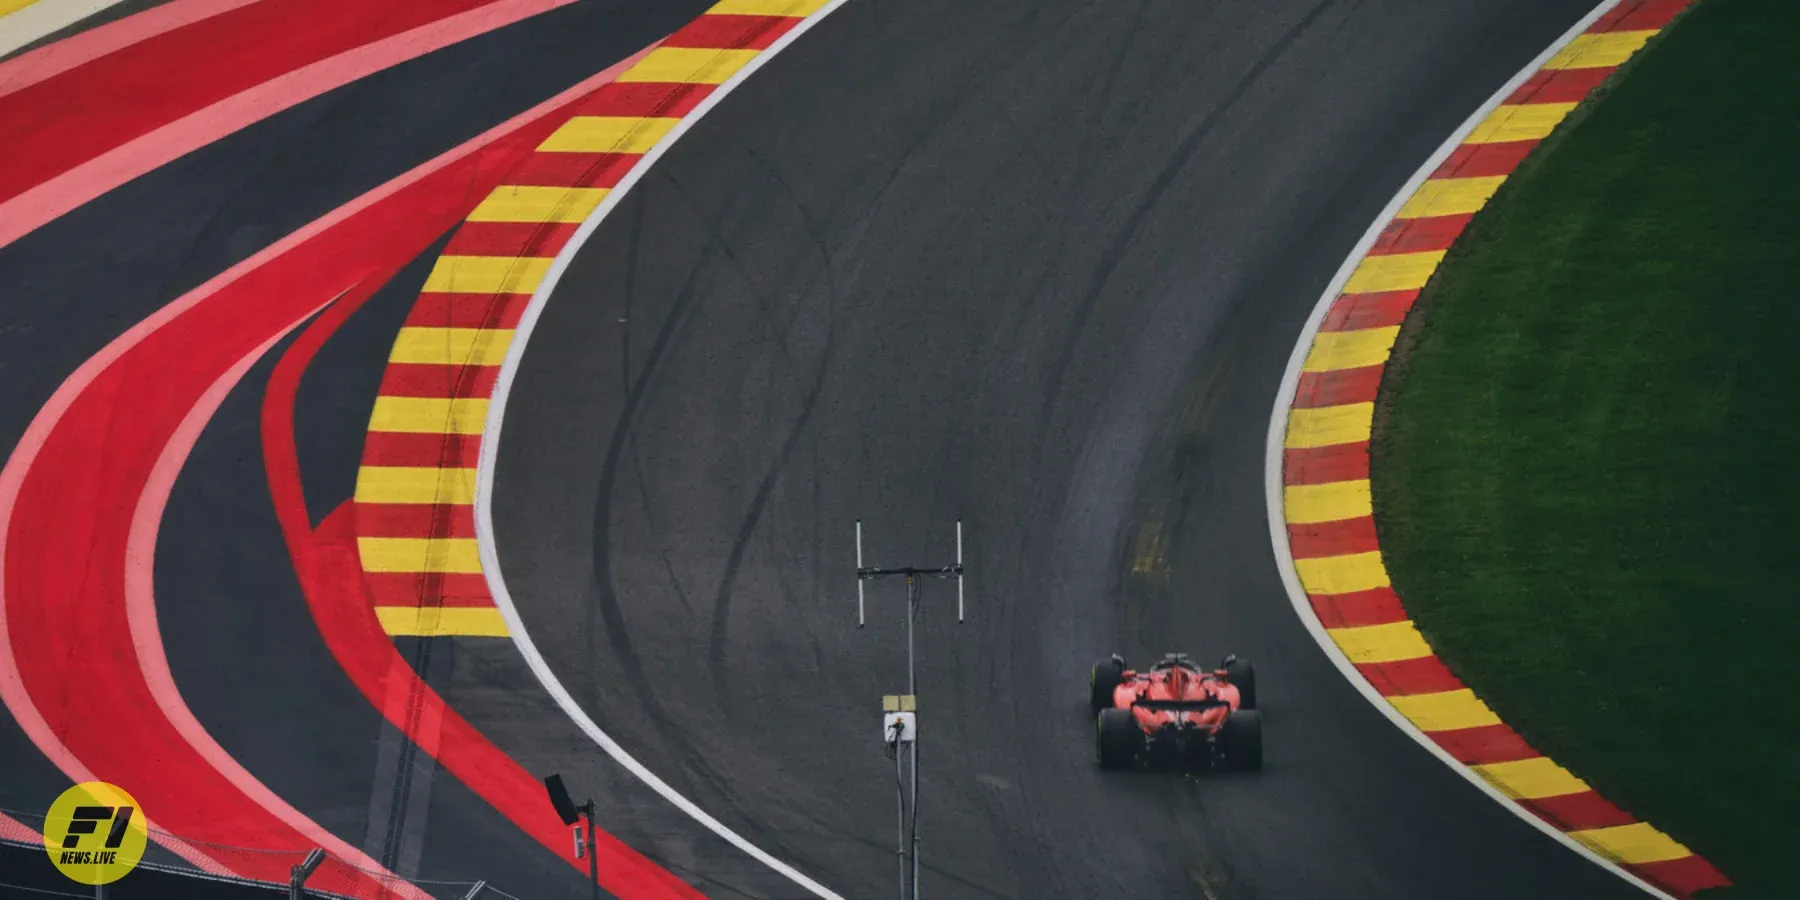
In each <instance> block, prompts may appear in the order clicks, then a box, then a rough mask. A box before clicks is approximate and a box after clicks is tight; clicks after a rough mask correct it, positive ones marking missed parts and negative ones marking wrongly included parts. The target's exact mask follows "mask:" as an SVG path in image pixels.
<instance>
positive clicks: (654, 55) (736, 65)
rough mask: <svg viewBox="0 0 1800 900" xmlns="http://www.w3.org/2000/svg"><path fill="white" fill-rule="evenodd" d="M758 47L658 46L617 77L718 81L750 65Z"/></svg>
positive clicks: (624, 79) (664, 81)
mask: <svg viewBox="0 0 1800 900" xmlns="http://www.w3.org/2000/svg"><path fill="white" fill-rule="evenodd" d="M761 52H762V51H760V50H714V49H707V48H697V47H658V48H656V49H655V50H652V51H650V52H649V53H648V54H646V55H645V56H644V58H643V59H641V60H638V64H637V65H635V66H632V67H631V68H630V69H628V70H626V71H625V74H623V75H620V76H619V80H620V81H621V82H631V81H646V82H654V83H656V84H720V83H723V82H724V81H725V80H726V79H728V78H730V77H731V76H732V75H735V74H737V70H739V69H741V68H743V67H745V66H747V65H749V64H750V61H751V60H753V59H755V58H756V56H757V54H759V53H761Z"/></svg>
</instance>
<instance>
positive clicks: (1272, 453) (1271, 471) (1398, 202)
mask: <svg viewBox="0 0 1800 900" xmlns="http://www.w3.org/2000/svg"><path fill="white" fill-rule="evenodd" d="M1620 2H1621V0H1602V2H1601V3H1600V5H1598V6H1596V7H1594V9H1593V10H1592V11H1590V12H1589V13H1588V14H1587V15H1586V16H1584V17H1583V18H1582V19H1581V20H1580V21H1579V22H1576V23H1575V25H1574V27H1572V28H1570V29H1569V30H1568V31H1567V32H1564V33H1563V35H1562V36H1561V37H1559V38H1557V40H1556V42H1555V43H1553V44H1551V45H1550V46H1549V47H1547V48H1545V50H1544V52H1542V53H1540V54H1538V56H1537V58H1535V59H1533V60H1532V61H1531V62H1530V63H1528V64H1526V66H1525V68H1523V69H1521V70H1520V71H1519V73H1518V74H1516V75H1514V76H1513V77H1512V78H1511V80H1509V81H1507V82H1506V84H1504V85H1502V86H1501V88H1500V90H1498V91H1496V92H1494V95H1493V96H1491V97H1489V98H1488V99H1487V101H1486V102H1484V103H1483V104H1482V105H1481V106H1480V107H1479V108H1478V109H1476V110H1475V112H1474V114H1472V115H1470V116H1469V118H1468V120H1467V121H1465V122H1464V123H1463V124H1462V125H1461V126H1460V127H1459V128H1457V129H1456V131H1454V132H1452V133H1451V135H1450V137H1449V138H1448V139H1447V140H1446V141H1445V142H1444V143H1443V145H1442V146H1440V147H1438V149H1437V150H1436V151H1435V152H1433V153H1432V154H1431V156H1430V157H1429V158H1427V159H1426V160H1425V164H1424V165H1423V166H1420V167H1419V170H1418V171H1417V172H1415V173H1413V176H1412V178H1410V179H1408V180H1407V182H1406V184H1404V185H1402V186H1401V188H1400V192H1399V193H1397V194H1395V195H1394V199H1392V200H1390V201H1388V205H1387V207H1386V208H1384V209H1383V210H1382V211H1381V214H1380V215H1379V216H1377V217H1376V218H1375V221H1374V223H1373V224H1371V225H1370V226H1369V230H1368V231H1367V232H1365V233H1364V234H1363V237H1362V240H1360V241H1358V242H1357V244H1356V247H1355V249H1353V250H1351V251H1350V256H1349V258H1347V259H1346V260H1344V264H1343V265H1342V266H1341V267H1339V268H1338V271H1337V275H1336V276H1334V277H1333V278H1332V279H1331V283H1330V284H1329V285H1327V286H1326V289H1325V293H1324V295H1323V296H1321V297H1320V298H1319V303H1318V305H1317V306H1315V307H1313V311H1312V315H1311V316H1310V317H1308V318H1307V320H1306V326H1305V328H1303V329H1302V330H1301V332H1300V338H1299V341H1298V342H1297V343H1296V344H1295V345H1294V352H1293V354H1292V355H1291V356H1289V358H1288V366H1287V372H1286V373H1285V374H1284V375H1283V376H1282V379H1281V388H1280V390H1279V391H1278V392H1277V393H1276V395H1275V408H1274V410H1273V412H1272V413H1271V415H1270V417H1269V438H1268V446H1267V449H1266V451H1265V453H1264V489H1265V492H1266V494H1267V501H1268V509H1269V540H1270V543H1271V544H1273V545H1274V549H1275V560H1276V563H1277V564H1278V566H1279V568H1280V569H1281V581H1282V584H1284V585H1285V586H1286V587H1287V594H1288V600H1289V602H1291V603H1292V604H1293V606H1294V611H1295V612H1296V613H1298V614H1299V616H1300V621H1301V623H1303V624H1304V625H1305V626H1306V630H1307V631H1309V632H1311V633H1312V636H1313V640H1315V641H1316V642H1317V643H1318V644H1319V647H1320V648H1321V649H1323V650H1324V651H1325V655H1326V656H1327V657H1329V658H1330V659H1331V662H1332V663H1333V664H1334V665H1336V666H1337V668H1338V671H1340V672H1342V673H1343V675H1344V677H1345V678H1346V679H1347V680H1349V682H1350V684H1351V686H1353V687H1355V688H1356V690H1357V691H1358V692H1359V693H1361V694H1362V695H1363V697H1364V699H1366V700H1368V701H1369V703H1370V704H1371V705H1373V706H1374V707H1375V708H1376V709H1378V710H1380V711H1381V714H1382V715H1384V716H1387V718H1388V720H1389V721H1391V722H1393V723H1394V725H1395V726H1396V727H1398V728H1399V729H1400V730H1401V731H1403V732H1405V733H1406V735H1407V736H1408V737H1411V738H1412V739H1413V740H1414V741H1415V742H1417V743H1418V744H1419V745H1420V746H1422V747H1424V748H1425V749H1426V750H1428V751H1430V752H1431V754H1432V755H1433V756H1436V757H1437V758H1438V759H1439V760H1441V761H1442V762H1443V763H1444V764H1445V765H1447V766H1449V767H1450V768H1451V769H1452V770H1454V771H1455V772H1457V773H1458V774H1460V775H1462V777H1463V778H1464V780H1466V781H1468V782H1469V783H1470V784H1473V785H1474V786H1475V787H1477V788H1479V789H1480V790H1481V791H1482V793H1485V794H1487V795H1488V796H1489V797H1491V798H1493V799H1494V801H1495V802H1497V803H1499V804H1500V805H1501V806H1503V807H1505V808H1507V809H1509V810H1511V811H1512V812H1513V814H1514V815H1516V816H1518V817H1519V818H1521V819H1523V820H1525V821H1526V822H1527V823H1529V824H1530V825H1532V826H1533V827H1535V828H1536V829H1537V830H1539V831H1541V832H1543V833H1544V834H1547V835H1549V836H1550V837H1551V838H1553V839H1555V840H1556V841H1558V842H1559V843H1561V844H1563V845H1564V846H1566V847H1568V848H1569V849H1570V850H1573V851H1575V852H1576V853H1578V854H1580V855H1581V856H1583V857H1585V858H1587V860H1588V861H1589V862H1592V863H1594V864H1595V865H1597V866H1600V867H1601V868H1604V869H1606V870H1607V871H1609V872H1612V873H1614V874H1616V875H1618V876H1619V877H1620V878H1622V879H1624V880H1625V881H1626V882H1628V883H1630V884H1631V885H1633V886H1635V887H1637V888H1639V889H1641V890H1643V891H1644V892H1646V893H1648V894H1650V895H1651V896H1653V897H1661V898H1663V900H1677V898H1675V897H1673V896H1671V895H1670V894H1667V893H1665V892H1663V891H1662V890H1660V889H1658V888H1656V887H1655V886H1653V885H1651V884H1650V883H1649V882H1647V881H1645V880H1644V879H1642V878H1639V877H1638V876H1636V875H1634V874H1632V873H1631V872H1629V871H1627V870H1626V869H1625V868H1624V867H1623V866H1621V865H1620V864H1618V863H1616V862H1614V861H1612V860H1610V859H1607V858H1606V857H1604V856H1601V855H1600V854H1599V853H1597V852H1595V851H1594V850H1593V848H1591V847H1589V846H1587V845H1586V844H1583V843H1581V842H1580V841H1578V840H1575V839H1574V838H1572V837H1569V835H1568V834H1567V833H1565V832H1563V831H1561V830H1559V829H1557V828H1556V827H1555V826H1553V825H1551V824H1550V823H1549V822H1546V821H1544V820H1543V819H1540V818H1538V817H1537V816H1535V815H1533V814H1532V813H1531V812H1530V811H1529V810H1527V809H1525V808H1524V807H1523V806H1521V805H1519V803H1518V802H1517V801H1515V800H1513V799H1512V798H1510V797H1508V796H1506V795H1505V794H1504V793H1501V792H1500V790H1499V789H1498V788H1496V787H1494V786H1493V785H1492V784H1489V783H1488V782H1487V780H1486V779H1484V778H1482V777H1481V776H1480V775H1477V774H1476V773H1475V771H1474V770H1473V769H1471V768H1469V767H1468V766H1466V765H1464V764H1463V763H1462V762H1460V761H1459V760H1457V758H1456V757H1454V756H1451V755H1450V752H1449V751H1447V750H1445V749H1444V748H1443V747H1440V746H1438V743H1437V742H1436V741H1434V740H1432V739H1431V738H1430V737H1428V736H1427V735H1426V734H1425V732H1424V731H1421V730H1420V729H1419V727H1418V726H1417V725H1414V724H1413V723H1412V720H1410V719H1408V718H1406V717H1405V716H1403V715H1401V714H1400V711H1399V710H1397V709H1395V708H1394V706H1393V704H1391V703H1389V702H1388V701H1387V699H1386V698H1384V697H1383V696H1382V695H1381V693H1380V692H1379V691H1376V690H1375V687H1374V686H1373V685H1371V684H1370V683H1369V681H1368V679H1366V678H1364V677H1363V675H1362V673H1361V672H1359V671H1357V669H1356V666H1355V665H1354V664H1352V663H1351V662H1350V658H1349V657H1347V656H1345V655H1344V652H1343V650H1342V649H1341V648H1339V647H1338V645H1337V642H1336V641H1333V640H1332V639H1331V635H1330V634H1328V633H1326V630H1325V626H1324V624H1323V623H1322V622H1320V621H1319V617H1318V614H1317V613H1316V612H1314V611H1313V608H1312V601H1310V600H1309V599H1307V596H1306V590H1305V588H1303V587H1302V586H1301V584H1300V575H1299V572H1298V571H1297V570H1296V569H1295V568H1294V554H1293V548H1292V547H1290V546H1289V545H1288V535H1287V520H1286V517H1285V515H1284V514H1283V503H1284V498H1283V496H1282V460H1283V458H1284V453H1283V451H1284V449H1285V443H1286V442H1285V441H1284V440H1283V439H1284V438H1285V437H1286V434H1287V419H1288V414H1289V412H1291V411H1292V409H1293V403H1294V393H1295V391H1296V390H1298V388H1299V386H1300V369H1301V367H1302V366H1303V365H1305V363H1306V356H1307V353H1308V352H1309V351H1310V350H1311V349H1312V345H1313V340H1314V338H1316V337H1317V336H1318V334H1319V326H1320V324H1321V323H1323V322H1324V320H1325V314H1326V313H1327V312H1328V311H1329V310H1330V309H1331V305H1332V303H1333V301H1335V300H1336V299H1337V296H1338V294H1339V293H1340V292H1341V291H1343V289H1344V285H1346V284H1348V283H1349V281H1350V275H1351V273H1353V272H1355V271H1356V267H1357V266H1359V265H1361V264H1362V261H1363V259H1364V258H1365V257H1367V256H1368V253H1369V251H1370V250H1371V249H1373V248H1374V246H1375V241H1376V240H1377V239H1378V238H1379V237H1380V236H1381V232H1382V231H1383V230H1384V229H1386V228H1387V226H1388V224H1389V223H1391V222H1392V221H1393V220H1394V219H1395V218H1396V217H1397V216H1398V214H1399V212H1400V208H1401V207H1402V206H1404V205H1406V201H1407V200H1410V199H1411V198H1412V196H1413V195H1414V194H1415V193H1417V192H1418V190H1419V188H1420V187H1421V186H1423V185H1424V183H1425V181H1426V180H1427V179H1428V178H1430V177H1431V173H1432V172H1435V171H1437V168H1438V167H1439V166H1441V165H1443V163H1444V161H1445V160H1447V159H1449V158H1450V154H1452V153H1454V152H1456V148H1457V147H1459V146H1461V145H1462V143H1463V140H1464V139H1465V138H1467V137H1468V136H1469V134H1470V133H1471V132H1473V131H1474V130H1475V128H1476V126H1478V125H1480V124H1481V122H1482V120H1483V119H1486V118H1487V117H1488V116H1489V115H1490V114H1492V113H1493V111H1494V110H1495V109H1496V108H1498V107H1499V106H1500V105H1501V104H1502V103H1504V102H1505V101H1506V98H1507V97H1509V96H1511V95H1512V93H1513V92H1514V91H1517V90H1518V89H1519V88H1520V87H1521V86H1523V85H1524V84H1525V82H1526V81H1528V80H1530V78H1531V76H1533V75H1535V74H1537V73H1538V72H1539V71H1540V70H1542V69H1543V67H1544V64H1545V63H1548V62H1549V61H1550V59H1551V57H1554V56H1555V55H1556V54H1557V53H1559V52H1561V51H1562V49H1563V48H1564V47H1567V46H1568V45H1569V44H1571V43H1573V42H1574V40H1575V39H1576V38H1577V37H1580V36H1581V34H1582V33H1583V32H1585V31H1587V30H1588V28H1590V27H1592V26H1593V24H1594V23H1595V22H1597V21H1599V19H1600V17H1601V16H1604V15H1606V14H1607V13H1608V12H1611V11H1612V9H1613V8H1614V7H1616V6H1618V5H1619V3H1620Z"/></svg>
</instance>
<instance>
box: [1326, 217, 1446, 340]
mask: <svg viewBox="0 0 1800 900" xmlns="http://www.w3.org/2000/svg"><path fill="white" fill-rule="evenodd" d="M1418 221H1434V220H1430V219H1423V220H1418ZM1418 299H1419V292H1418V291H1382V292H1378V293H1373V294H1340V295H1338V298H1337V299H1336V300H1335V301H1332V304H1331V309H1330V310H1329V311H1327V312H1326V313H1325V321H1324V322H1321V323H1320V324H1319V330H1320V331H1356V330H1358V329H1362V328H1382V327H1385V326H1389V325H1398V324H1400V323H1401V322H1404V321H1406V313H1407V311H1408V310H1411V309H1412V305H1413V301H1415V300H1418Z"/></svg>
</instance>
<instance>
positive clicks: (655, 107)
mask: <svg viewBox="0 0 1800 900" xmlns="http://www.w3.org/2000/svg"><path fill="white" fill-rule="evenodd" d="M712 92H713V85H710V84H663V83H661V82H644V81H626V82H619V81H615V82H613V83H612V84H609V85H607V86H605V87H603V88H601V89H600V90H598V91H595V92H594V93H593V95H592V96H590V97H588V98H587V99H585V100H582V101H581V102H580V103H578V104H577V105H576V107H575V110H574V114H575V115H578V116H650V117H661V118H670V119H679V118H681V117H682V116H685V115H687V114H688V113H690V112H693V111H694V107H696V106H699V105H700V101H702V100H704V99H706V95H707V94H710V93H712Z"/></svg>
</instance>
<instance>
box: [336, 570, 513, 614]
mask: <svg viewBox="0 0 1800 900" xmlns="http://www.w3.org/2000/svg"><path fill="white" fill-rule="evenodd" d="M363 581H364V583H366V584H367V585H368V586H369V599H370V601H371V602H372V603H373V604H374V605H376V606H413V607H418V606H451V607H472V606H473V607H479V606H493V605H494V596H493V595H492V594H490V593H488V586H487V580H486V579H484V578H482V577H481V576H480V575H467V574H462V573H451V574H444V573H439V572H364V573H363Z"/></svg>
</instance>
